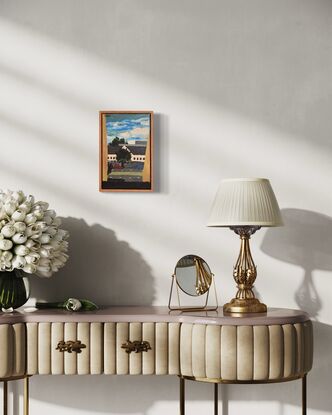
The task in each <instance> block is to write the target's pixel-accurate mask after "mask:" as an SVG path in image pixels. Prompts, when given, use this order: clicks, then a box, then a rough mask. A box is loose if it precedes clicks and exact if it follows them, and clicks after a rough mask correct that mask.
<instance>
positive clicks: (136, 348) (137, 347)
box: [121, 340, 151, 353]
mask: <svg viewBox="0 0 332 415" xmlns="http://www.w3.org/2000/svg"><path fill="white" fill-rule="evenodd" d="M121 349H126V353H131V352H135V353H140V352H147V351H148V350H151V346H150V343H149V342H147V341H143V340H134V341H133V342H131V341H130V340H127V341H126V343H123V344H122V346H121Z"/></svg>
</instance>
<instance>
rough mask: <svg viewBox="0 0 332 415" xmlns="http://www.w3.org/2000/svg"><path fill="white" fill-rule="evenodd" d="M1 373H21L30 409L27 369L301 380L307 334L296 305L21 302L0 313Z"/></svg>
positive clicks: (4, 376)
mask: <svg viewBox="0 0 332 415" xmlns="http://www.w3.org/2000/svg"><path fill="white" fill-rule="evenodd" d="M0 356H1V359H0V380H1V381H3V382H4V388H3V390H4V400H3V402H4V414H5V415H7V382H8V381H11V380H17V379H24V382H25V383H24V385H25V386H24V414H25V415H28V412H29V406H28V399H29V377H30V376H33V375H63V374H64V375H88V374H91V375H93V374H105V375H177V376H179V377H180V414H181V415H184V413H185V380H186V379H189V380H196V381H203V382H212V383H214V385H215V386H214V390H215V414H217V413H218V387H217V385H218V383H251V384H253V383H273V382H284V381H291V380H296V379H302V393H303V395H302V414H303V415H305V414H306V375H307V373H308V372H309V371H310V369H311V367H312V358H313V333H312V323H311V321H310V319H309V317H308V315H307V314H306V313H304V312H302V311H297V310H288V309H269V310H268V312H267V313H264V314H262V313H260V314H250V315H249V314H248V315H243V316H241V317H233V316H226V315H223V311H222V309H218V310H217V311H211V312H204V311H201V312H192V313H190V312H186V313H183V312H180V311H175V312H174V311H172V312H170V311H169V310H168V308H167V307H107V308H102V309H100V310H97V311H93V312H69V311H63V310H29V309H25V310H23V311H19V312H13V313H10V314H7V313H4V314H1V315H0Z"/></svg>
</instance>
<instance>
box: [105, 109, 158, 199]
mask: <svg viewBox="0 0 332 415" xmlns="http://www.w3.org/2000/svg"><path fill="white" fill-rule="evenodd" d="M152 117H153V113H152V112H150V111H149V112H104V111H103V112H101V127H100V128H101V144H102V151H101V154H102V169H101V170H102V171H101V175H102V181H101V190H110V191H112V190H115V191H121V190H122V191H130V190H133V191H135V190H137V191H139V190H141V191H151V190H152V160H151V148H152V122H153V120H152Z"/></svg>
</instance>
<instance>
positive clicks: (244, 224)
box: [208, 178, 282, 313]
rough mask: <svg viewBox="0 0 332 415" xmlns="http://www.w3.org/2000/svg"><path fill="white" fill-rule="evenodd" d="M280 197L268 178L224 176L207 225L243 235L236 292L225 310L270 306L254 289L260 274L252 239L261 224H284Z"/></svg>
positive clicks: (251, 310)
mask: <svg viewBox="0 0 332 415" xmlns="http://www.w3.org/2000/svg"><path fill="white" fill-rule="evenodd" d="M281 225H282V219H281V213H280V210H279V206H278V202H277V199H276V197H275V195H274V193H273V190H272V187H271V185H270V182H269V180H267V179H256V178H245V179H226V180H223V181H222V182H221V183H220V185H219V188H218V191H217V194H216V196H215V199H214V202H213V205H212V209H211V212H210V217H209V221H208V226H211V227H229V228H230V229H232V230H233V231H234V232H235V233H236V234H238V235H239V236H240V239H241V249H240V254H239V257H238V259H237V261H236V264H235V266H234V270H233V276H234V279H235V282H236V284H237V289H238V290H237V293H236V296H235V298H233V299H232V300H231V301H230V302H229V303H227V304H225V305H224V313H264V312H266V310H267V308H266V305H265V304H263V303H261V302H260V301H259V300H258V299H257V298H256V297H255V294H254V292H253V285H254V282H255V279H256V276H257V269H256V265H255V263H254V261H253V259H252V256H251V252H250V245H249V240H250V237H251V235H253V234H254V233H255V232H256V231H257V230H258V229H260V228H261V227H262V226H267V227H270V226H281Z"/></svg>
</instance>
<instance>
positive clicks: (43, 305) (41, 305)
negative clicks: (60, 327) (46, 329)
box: [36, 301, 64, 309]
mask: <svg viewBox="0 0 332 415" xmlns="http://www.w3.org/2000/svg"><path fill="white" fill-rule="evenodd" d="M36 308H39V309H45V308H64V303H63V301H62V302H56V303H38V302H37V303H36Z"/></svg>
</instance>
